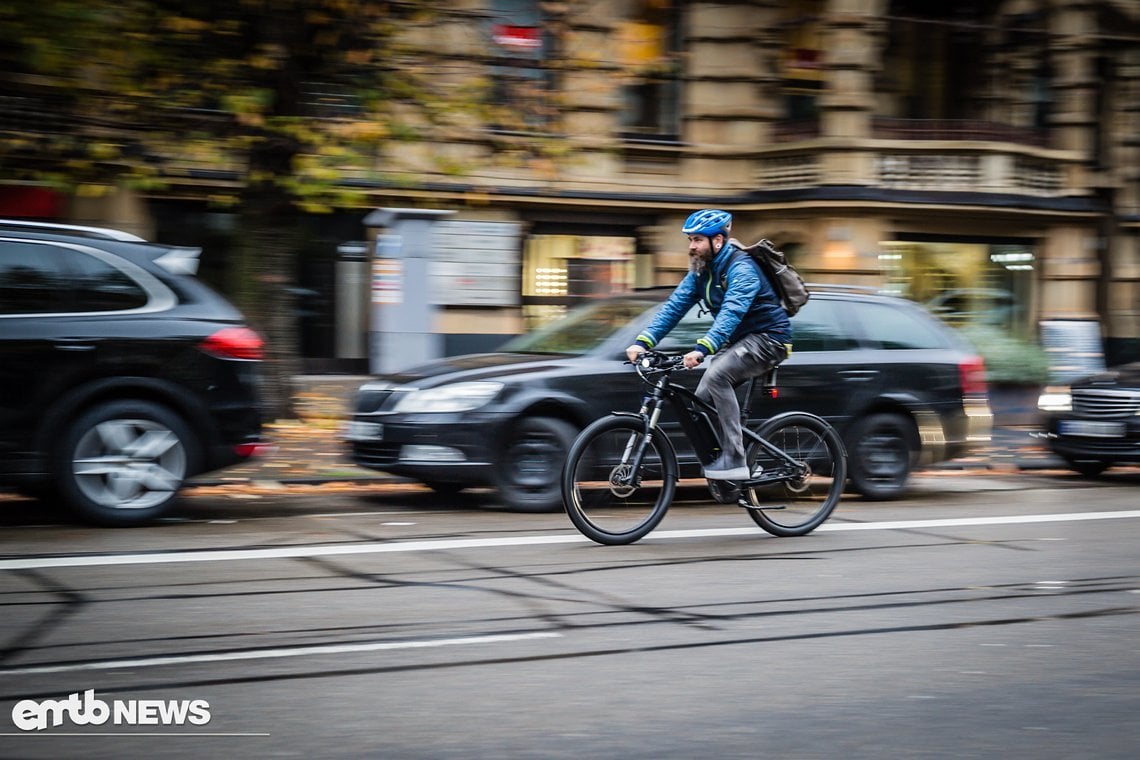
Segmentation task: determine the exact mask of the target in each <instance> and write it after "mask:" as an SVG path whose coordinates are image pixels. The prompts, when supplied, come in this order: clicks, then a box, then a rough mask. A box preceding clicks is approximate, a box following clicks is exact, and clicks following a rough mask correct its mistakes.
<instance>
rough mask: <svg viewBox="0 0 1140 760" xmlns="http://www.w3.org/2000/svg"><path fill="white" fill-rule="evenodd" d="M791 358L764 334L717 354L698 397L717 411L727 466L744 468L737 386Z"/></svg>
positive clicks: (738, 342)
mask: <svg viewBox="0 0 1140 760" xmlns="http://www.w3.org/2000/svg"><path fill="white" fill-rule="evenodd" d="M786 358H788V348H787V346H785V345H784V344H783V343H781V342H780V341H777V340H774V339H773V338H769V337H768V336H767V335H766V334H764V333H752V334H751V335H745V336H744V337H743V338H741V339H740V340H738V341H737V342H736V343H733V344H732V345H731V346H729V347H728V348H726V349H725V350H724V351H722V352H719V353H717V354H715V355H714V356H713V357H712V360H711V362H710V364H709V368H708V369H707V370H705V374H704V377H702V378H701V382H700V384H699V385H698V386H697V397H698V398H701V399H703V400H705V401H708V402H709V403H711V404H712V405H713V408H714V409H716V416H717V424H718V427H717V434H718V435H719V437H720V447H721V451H722V452H723V454H722V456H724V457H725V460H724V461H725V463H726V464H728V465H731V466H743V465H744V445H743V443H744V433H743V432H742V431H741V429H740V402H739V401H738V400H737V398H736V386H738V385H740V384H741V383H742V382H744V381H745V380H747V379H748V378H750V377H758V376H760V375H763V374H764V373H766V372H767V371H768V370H770V369H771V368H772V367H775V366H776V365H777V364H779V363H780V362H782V361H784V359H786Z"/></svg>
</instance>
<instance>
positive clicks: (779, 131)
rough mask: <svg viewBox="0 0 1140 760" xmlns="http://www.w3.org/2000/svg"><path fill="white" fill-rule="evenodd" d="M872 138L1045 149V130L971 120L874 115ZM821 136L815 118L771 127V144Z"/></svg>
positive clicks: (780, 123) (784, 122) (1046, 141)
mask: <svg viewBox="0 0 1140 760" xmlns="http://www.w3.org/2000/svg"><path fill="white" fill-rule="evenodd" d="M871 130H872V137H876V138H879V139H884V140H973V141H982V142H1007V143H1014V144H1016V145H1029V146H1032V147H1035V148H1045V147H1048V143H1049V134H1048V131H1047V130H1044V129H1035V128H1032V127H1015V126H1011V125H1009V124H998V123H995V122H992V121H979V120H973V119H895V118H890V117H886V116H876V117H875V118H874V120H873V121H872V126H871ZM819 136H820V126H819V120H818V119H797V120H789V121H778V122H775V123H774V124H773V125H772V142H775V143H788V142H798V141H800V140H812V139H815V138H817V137H819Z"/></svg>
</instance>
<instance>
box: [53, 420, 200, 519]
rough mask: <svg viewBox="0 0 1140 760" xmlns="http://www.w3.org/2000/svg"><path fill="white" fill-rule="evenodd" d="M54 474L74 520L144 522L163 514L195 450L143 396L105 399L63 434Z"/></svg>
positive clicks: (186, 434)
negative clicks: (75, 515) (76, 517)
mask: <svg viewBox="0 0 1140 760" xmlns="http://www.w3.org/2000/svg"><path fill="white" fill-rule="evenodd" d="M58 452H59V453H58V455H57V456H56V459H55V473H54V474H55V478H56V484H57V487H58V489H59V493H60V496H61V497H62V499H63V501H64V503H65V504H66V505H67V506H68V507H69V508H70V509H71V510H72V511H73V512H75V513H76V514H77V515H78V516H79V517H80V518H82V519H84V520H86V521H88V522H92V523H95V524H97V525H107V526H129V525H138V524H141V523H145V522H149V521H151V520H153V519H155V518H156V517H158V516H159V515H161V514H163V513H164V512H166V511H167V510H168V509H169V508H170V507H171V505H172V503H173V501H174V498H175V496H176V495H177V494H178V490H179V489H180V488H181V487H182V484H183V483H184V482H185V481H186V477H187V475H188V474H189V473H191V472H193V471H194V469H193V468H194V465H195V464H196V458H197V448H196V443H195V440H194V436H193V434H192V433H191V431H190V428H189V427H188V426H187V425H186V423H185V422H184V421H183V420H182V418H180V417H179V416H178V415H176V414H174V413H173V412H171V411H170V410H168V409H167V408H165V407H163V406H159V405H158V404H154V403H150V402H148V401H112V402H109V403H105V404H100V405H98V406H96V407H94V408H92V409H90V410H88V411H87V412H86V413H84V414H83V415H81V416H80V417H79V418H78V419H77V420H76V421H75V422H74V423H72V424H71V425H70V426H69V427H68V428H67V429H66V430H65V431H64V434H63V438H62V439H61V443H60V447H59V450H58Z"/></svg>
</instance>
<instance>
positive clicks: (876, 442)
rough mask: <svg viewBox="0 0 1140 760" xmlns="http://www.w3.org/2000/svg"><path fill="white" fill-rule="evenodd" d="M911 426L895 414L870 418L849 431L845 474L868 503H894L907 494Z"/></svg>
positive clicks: (911, 436)
mask: <svg viewBox="0 0 1140 760" xmlns="http://www.w3.org/2000/svg"><path fill="white" fill-rule="evenodd" d="M913 440H914V426H913V425H911V424H910V421H909V420H908V419H906V418H905V417H903V416H901V415H898V414H872V415H869V416H867V417H864V418H862V419H861V420H859V421H857V422H856V423H855V424H854V425H853V426H852V428H851V436H850V445H849V446H848V448H847V457H848V468H847V469H848V474H849V475H850V478H851V485H852V487H853V488H854V489H855V491H856V492H857V493H860V494H862V495H863V496H865V497H867V498H868V499H877V500H882V499H894V498H897V497H899V496H901V495H902V493H903V491H905V490H906V485H907V481H908V480H909V478H910V469H911V464H912V462H913V461H914V451H915V447H914V446H913V445H912V444H911V442H912V441H913Z"/></svg>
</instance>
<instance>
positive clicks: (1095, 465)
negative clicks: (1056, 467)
mask: <svg viewBox="0 0 1140 760" xmlns="http://www.w3.org/2000/svg"><path fill="white" fill-rule="evenodd" d="M1065 464H1067V465H1069V467H1070V468H1071V469H1073V470H1076V471H1077V472H1079V473H1080V474H1082V475H1084V476H1085V477H1086V478H1095V477H1096V476H1097V475H1100V474H1101V473H1102V472H1104V471H1105V470H1107V469H1108V468H1109V467H1111V466H1112V465H1111V463H1109V462H1102V461H1101V460H1099V459H1065Z"/></svg>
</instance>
